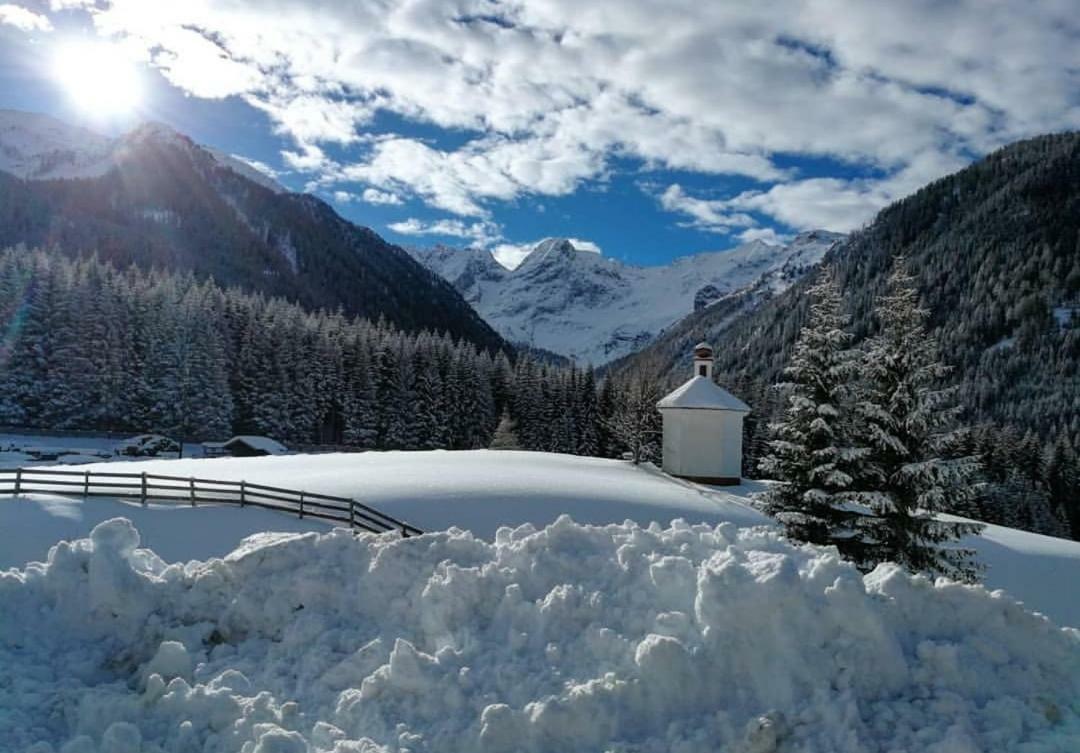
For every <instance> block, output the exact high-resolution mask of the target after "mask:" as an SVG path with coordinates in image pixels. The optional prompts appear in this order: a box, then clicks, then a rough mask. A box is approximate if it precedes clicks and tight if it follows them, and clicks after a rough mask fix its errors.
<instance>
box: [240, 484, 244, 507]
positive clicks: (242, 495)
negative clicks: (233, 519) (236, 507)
mask: <svg viewBox="0 0 1080 753" xmlns="http://www.w3.org/2000/svg"><path fill="white" fill-rule="evenodd" d="M240 506H241V507H243V506H244V482H243V481H241V482H240Z"/></svg>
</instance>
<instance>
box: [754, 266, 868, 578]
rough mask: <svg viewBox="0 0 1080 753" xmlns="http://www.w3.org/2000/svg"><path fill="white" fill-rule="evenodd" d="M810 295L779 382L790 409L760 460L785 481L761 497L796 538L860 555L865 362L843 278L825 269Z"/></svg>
mask: <svg viewBox="0 0 1080 753" xmlns="http://www.w3.org/2000/svg"><path fill="white" fill-rule="evenodd" d="M808 295H809V296H810V297H811V304H810V318H809V321H808V322H807V323H806V324H805V325H804V326H803V328H802V330H801V331H800V333H799V337H798V339H797V340H796V342H795V347H794V351H793V353H792V355H791V360H790V361H789V363H788V366H787V368H786V369H784V376H785V377H786V381H785V382H782V383H780V384H778V385H776V387H777V388H778V389H779V390H780V391H782V392H783V393H785V394H786V398H787V407H786V410H785V412H784V414H783V417H782V418H781V420H779V421H777V422H775V423H773V424H771V425H770V427H769V431H770V437H771V438H770V439H769V440H768V442H767V447H768V450H767V454H766V455H765V457H763V458H762V460H761V462H760V465H759V467H760V470H761V472H762V473H763V474H764V476H765V477H766V478H771V479H775V480H776V481H777V482H778V483H777V484H776V485H775V486H773V487H771V488H770V489H769V490H768V491H767V492H765V493H763V495H762V497H761V499H762V501H763V503H764V505H765V508H766V510H767V511H768V512H769V513H771V514H772V515H774V516H776V518H777V519H778V520H779V521H780V522H781V523H782V524H783V526H784V530H785V532H786V533H787V534H788V535H789V536H791V537H793V538H796V539H798V540H800V541H809V542H812V543H815V544H834V545H836V546H837V547H838V548H839V549H840V550H841V552H843V553H844V554H846V555H848V556H854V557H855V558H856V560H858V559H859V558H860V555H859V552H858V543H859V542H858V537H859V535H860V534H859V529H860V528H861V527H862V522H863V521H862V519H863V518H865V517H866V516H865V514H864V513H861V512H860V511H859V510H857V509H856V508H854V507H852V506H851V505H848V504H847V501H848V496H847V495H848V494H849V492H850V491H851V489H852V486H853V484H854V481H855V474H856V472H857V471H856V468H857V464H858V463H859V462H860V461H861V460H862V459H863V458H865V457H866V455H867V453H868V450H867V449H866V448H865V447H859V446H855V445H854V444H853V442H852V430H851V426H850V422H851V415H850V404H851V399H852V395H853V388H854V379H855V377H856V374H857V368H858V362H857V359H856V353H855V351H853V350H852V349H851V348H850V344H851V340H852V336H851V334H850V333H849V332H848V331H847V329H846V327H847V324H848V317H847V316H846V315H845V314H844V313H843V310H842V309H843V305H842V301H841V297H840V290H839V288H838V287H837V285H836V283H835V282H834V281H833V280H832V279H831V278H830V277H829V276H828V274H827V273H826V272H822V273H820V276H819V279H818V280H817V281H816V283H815V285H814V286H813V287H811V288H810V289H809V291H808Z"/></svg>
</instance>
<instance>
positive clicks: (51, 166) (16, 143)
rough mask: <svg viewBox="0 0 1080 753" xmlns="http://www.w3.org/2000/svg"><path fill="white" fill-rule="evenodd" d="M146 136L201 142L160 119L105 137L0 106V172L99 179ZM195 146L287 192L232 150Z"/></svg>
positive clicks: (247, 175) (31, 177)
mask: <svg viewBox="0 0 1080 753" xmlns="http://www.w3.org/2000/svg"><path fill="white" fill-rule="evenodd" d="M147 139H151V140H157V141H173V142H174V143H176V144H178V145H180V144H184V145H189V146H200V145H197V144H195V143H194V142H193V141H191V139H189V138H188V137H187V136H184V135H182V134H180V133H178V132H177V131H175V130H173V129H172V128H170V127H169V126H167V125H164V124H162V123H145V124H143V125H141V126H139V127H138V128H136V129H134V130H133V131H131V132H130V133H128V134H125V135H124V136H120V137H119V138H109V137H107V136H102V135H100V134H97V133H94V132H93V131H89V130H87V129H85V128H80V127H78V126H74V125H70V124H68V123H64V122H63V121H60V120H57V119H55V118H52V117H49V116H48V115H42V114H40V113H32V112H20V111H18V110H0V170H3V171H4V172H6V173H10V174H12V175H14V176H16V177H18V178H23V179H24V180H54V179H63V178H69V179H70V178H98V177H101V176H102V175H105V174H106V173H107V172H109V170H111V169H113V168H114V167H116V166H117V164H118V163H119V161H121V160H123V159H124V157H125V155H126V154H127V153H129V152H130V151H131V149H132V147H133V146H134V145H136V144H138V143H139V142H143V141H146V140H147ZM200 148H202V149H203V150H205V151H206V152H207V153H208V154H210V155H211V156H212V157H213V158H214V161H215V162H217V163H218V164H219V165H221V166H222V167H225V168H228V169H229V170H232V171H233V172H235V173H238V174H239V175H242V176H243V177H245V178H247V179H248V180H251V181H254V182H255V183H258V184H259V185H261V186H264V187H265V188H269V189H270V190H271V191H274V192H275V193H284V192H286V191H287V189H286V188H285V187H284V186H282V185H281V184H280V183H278V182H277V181H276V180H274V179H273V178H272V177H271V176H269V175H267V174H266V173H264V172H262V171H261V170H257V169H256V168H255V167H253V166H252V165H250V164H248V163H247V162H245V161H243V160H241V159H239V158H237V157H234V156H233V155H231V154H226V153H225V152H222V151H219V150H217V149H212V148H210V147H200Z"/></svg>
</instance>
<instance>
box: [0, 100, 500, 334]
mask: <svg viewBox="0 0 1080 753" xmlns="http://www.w3.org/2000/svg"><path fill="white" fill-rule="evenodd" d="M0 120H3V122H6V123H7V124H8V125H9V126H10V124H11V120H12V115H11V111H7V112H6V113H4V118H0ZM29 120H30V122H32V123H38V122H41V123H45V124H46V125H49V126H50V128H53V126H54V125H55V124H56V123H58V122H59V121H53V120H52V119H49V118H47V116H36V115H31V116H29ZM63 125H64V124H60V126H63ZM53 131H55V128H54V129H53ZM26 133H27V128H25V127H24V128H22V129H12V128H10V127H9V128H6V129H5V128H3V127H0V155H3V159H4V160H6V162H3V165H0V247H7V246H17V245H25V246H28V247H42V248H57V249H59V250H61V251H62V252H64V253H66V254H69V255H86V254H96V255H98V256H99V257H100V258H102V259H104V260H107V261H110V262H113V263H114V264H117V265H119V266H121V267H122V266H126V265H128V264H138V265H140V266H144V267H146V268H152V267H161V268H165V269H172V270H187V271H191V272H194V273H195V274H197V275H199V276H202V277H213V278H214V279H216V280H217V281H218V282H219V283H221V284H223V285H227V286H238V287H241V288H244V289H246V290H249V291H253V292H260V293H264V294H266V295H272V296H282V297H285V298H287V299H289V300H293V301H296V302H298V303H300V304H302V305H304V306H306V307H308V308H312V309H314V308H325V309H331V310H334V309H340V310H341V311H342V312H343V313H345V314H349V315H357V316H363V317H366V318H370V319H378V318H380V317H383V318H385V319H386V320H388V321H389V322H391V323H393V324H395V325H397V326H399V327H402V328H403V329H406V330H418V329H429V330H433V331H446V332H449V333H450V334H452V335H454V336H455V337H462V338H465V339H468V340H469V341H471V342H474V343H475V344H477V345H479V346H481V347H485V348H493V349H501V348H504V347H505V342H504V341H503V340H502V338H500V337H499V336H498V335H497V334H496V333H495V332H494V330H492V329H491V328H490V327H489V326H488V325H487V324H486V323H485V322H483V320H482V319H480V317H479V316H478V315H477V314H476V313H475V312H474V311H473V310H472V309H471V307H470V306H469V305H468V304H467V303H465V301H464V300H462V299H461V296H460V295H459V294H458V293H457V292H456V291H455V290H454V289H453V288H452V287H451V286H450V285H449V284H448V283H446V282H444V281H443V280H442V279H441V278H438V277H437V276H435V275H433V274H432V273H431V272H429V271H428V270H427V269H425V268H424V267H422V266H421V265H419V264H418V263H417V262H415V261H414V260H413V259H412V258H411V257H410V256H409V255H408V254H406V253H405V252H404V251H403V250H402V249H401V248H400V247H398V246H395V245H393V244H390V243H388V242H386V241H385V240H383V239H382V238H381V237H380V236H378V235H377V234H376V233H375V232H374V231H372V230H371V229H370V228H365V227H362V226H359V225H354V224H353V223H350V222H348V221H347V220H345V219H343V218H342V217H340V216H339V215H338V214H337V213H336V212H335V211H334V210H333V209H332V208H331V207H330V206H329V205H328V204H326V203H325V202H323V201H322V200H320V199H318V198H317V197H315V196H311V195H309V194H296V193H289V192H286V191H284V190H283V189H281V187H280V186H276V187H271V186H268V185H266V183H265V181H257V180H254V179H253V177H252V176H251V172H252V171H254V168H251V167H250V166H247V167H246V168H245V167H243V166H242V165H243V164H244V163H240V164H236V163H234V162H230V161H229V159H232V158H229V159H225V160H224V161H223V158H222V156H221V153H220V152H217V151H216V150H210V149H207V148H204V147H202V146H199V145H198V144H196V143H195V142H194V141H192V140H191V139H190V138H189V137H187V136H185V135H183V134H181V133H179V132H177V131H175V130H173V129H172V128H170V127H168V126H166V125H162V124H153V123H151V124H144V125H142V126H140V127H139V128H136V129H135V130H133V131H132V132H130V133H128V134H126V135H125V136H122V137H120V138H119V139H115V140H114V139H108V138H106V137H97V139H96V140H94V139H91V142H90V143H89V144H88V146H87V151H86V152H79V151H78V150H72V149H71V148H69V147H70V146H71V145H70V143H69V141H70V138H69V137H70V136H71V134H72V133H76V134H81V133H84V131H83V130H82V129H76V128H74V127H67V130H64V129H63V128H61V130H60V131H59V132H58V133H59V135H58V134H57V132H51V133H50V131H49V129H48V128H47V129H44V130H41V131H38V132H36V133H37V137H36V138H35V139H34V140H33V143H31V144H30V146H27V145H26V141H27V138H26ZM85 133H89V132H85ZM12 134H16V136H17V137H13V136H12ZM5 137H7V139H8V140H7V141H5ZM50 138H51V139H53V140H52V141H51V142H49V139H50ZM50 143H51V145H52V146H51V147H50ZM88 155H89V156H88ZM16 162H17V163H18V164H20V165H22V166H23V167H24V168H25V169H26V170H28V171H29V173H32V174H35V175H37V176H38V177H36V178H31V179H27V178H25V177H19V176H18V175H17V174H13V173H11V172H10V169H8V170H5V169H3V166H7V167H8V168H10V167H11V165H12V164H14V163H16ZM43 176H44V177H43ZM60 176H77V177H60Z"/></svg>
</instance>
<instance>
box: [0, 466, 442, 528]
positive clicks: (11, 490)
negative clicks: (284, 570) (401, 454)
mask: <svg viewBox="0 0 1080 753" xmlns="http://www.w3.org/2000/svg"><path fill="white" fill-rule="evenodd" d="M2 494H11V495H15V496H18V495H21V494H61V495H64V496H69V497H71V496H77V497H84V498H89V497H118V498H121V499H137V500H139V501H140V502H141V503H142V504H143V505H146V504H148V503H150V502H152V501H153V502H178V503H184V504H188V505H191V506H192V507H195V506H197V505H199V504H213V505H220V504H226V505H239V506H240V507H247V506H251V507H261V508H263V509H266V510H279V511H281V512H289V513H295V514H297V515H299V516H300V517H301V518H305V517H307V518H319V519H321V520H329V521H333V522H335V523H344V524H346V525H348V526H349V527H351V528H357V529H360V530H362V531H370V532H372V533H385V532H387V531H400V532H401V534H402V535H403V536H419V535H420V534H422V533H423V531H421V530H420V529H419V528H417V527H416V526H413V525H410V524H408V523H405V522H404V521H401V520H398V519H397V518H394V517H391V516H390V515H387V514H386V513H383V512H379V511H378V510H376V509H375V508H373V507H369V506H368V505H365V504H363V503H362V502H358V501H357V500H355V499H351V498H349V497H335V496H333V495H331V494H320V493H318V492H308V491H297V490H295V489H284V488H282V487H279V486H267V485H266V484H254V483H252V482H250V481H223V480H214V479H205V478H194V477H189V476H168V475H164V474H158V473H124V472H122V471H88V470H87V471H75V470H53V469H46V468H15V469H10V470H0V495H2Z"/></svg>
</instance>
